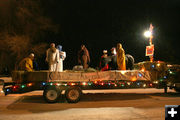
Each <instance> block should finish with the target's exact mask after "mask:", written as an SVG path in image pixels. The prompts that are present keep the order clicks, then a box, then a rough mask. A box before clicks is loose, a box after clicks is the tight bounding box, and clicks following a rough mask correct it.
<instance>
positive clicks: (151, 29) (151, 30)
mask: <svg viewBox="0 0 180 120" xmlns="http://www.w3.org/2000/svg"><path fill="white" fill-rule="evenodd" d="M153 28H154V27H153V26H152V24H150V27H149V31H150V32H151V36H150V37H149V45H150V46H151V45H152V39H153V35H152V32H153ZM149 58H150V61H151V62H153V60H154V57H153V55H152V56H149Z"/></svg>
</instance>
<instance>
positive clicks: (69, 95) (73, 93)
mask: <svg viewBox="0 0 180 120" xmlns="http://www.w3.org/2000/svg"><path fill="white" fill-rule="evenodd" d="M81 95H82V90H81V88H79V87H70V88H68V89H67V90H66V92H65V97H66V100H67V102H68V103H77V102H79V101H80V98H81Z"/></svg>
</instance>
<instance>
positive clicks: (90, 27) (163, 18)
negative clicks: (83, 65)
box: [42, 0, 180, 69]
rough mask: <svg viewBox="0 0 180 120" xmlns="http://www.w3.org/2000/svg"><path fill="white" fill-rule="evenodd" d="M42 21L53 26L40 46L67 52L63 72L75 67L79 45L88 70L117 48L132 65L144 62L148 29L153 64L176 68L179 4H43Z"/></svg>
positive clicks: (120, 0) (115, 0) (156, 0)
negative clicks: (88, 58) (59, 47)
mask: <svg viewBox="0 0 180 120" xmlns="http://www.w3.org/2000/svg"><path fill="white" fill-rule="evenodd" d="M42 7H43V10H44V12H45V16H47V17H48V18H50V19H51V20H52V21H53V23H54V24H56V25H57V26H58V29H59V32H58V33H56V34H55V33H48V34H47V37H46V42H47V43H51V42H55V43H56V44H61V45H62V46H63V50H64V51H66V53H67V58H66V60H65V61H64V64H65V65H64V68H65V69H67V68H68V69H71V68H72V67H73V66H74V65H76V64H77V52H78V50H79V49H80V45H81V44H85V45H86V47H87V49H88V50H89V52H90V56H91V65H90V66H91V67H96V66H98V64H99V59H100V56H101V55H102V51H103V50H104V49H106V50H108V52H109V53H110V49H111V48H112V47H114V46H116V44H117V43H121V44H122V45H123V48H124V50H125V53H126V54H131V55H132V56H133V57H134V58H135V62H136V63H137V62H142V61H146V60H149V58H148V57H145V47H146V45H149V41H148V39H147V38H145V37H144V35H143V33H144V31H145V30H147V29H148V28H149V25H150V23H152V24H153V26H154V31H153V36H154V38H153V43H154V45H155V56H154V58H155V60H161V61H166V62H170V63H173V64H180V54H179V52H180V46H179V43H180V42H179V35H180V30H179V28H180V24H179V22H180V0H43V2H42Z"/></svg>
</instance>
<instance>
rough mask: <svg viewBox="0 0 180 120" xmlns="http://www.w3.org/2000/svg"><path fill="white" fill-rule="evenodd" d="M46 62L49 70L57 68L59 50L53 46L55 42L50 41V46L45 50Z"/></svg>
mask: <svg viewBox="0 0 180 120" xmlns="http://www.w3.org/2000/svg"><path fill="white" fill-rule="evenodd" d="M46 62H48V64H49V71H51V72H54V71H56V70H57V63H59V50H58V49H56V48H55V44H54V43H51V44H50V48H49V49H48V50H47V51H46Z"/></svg>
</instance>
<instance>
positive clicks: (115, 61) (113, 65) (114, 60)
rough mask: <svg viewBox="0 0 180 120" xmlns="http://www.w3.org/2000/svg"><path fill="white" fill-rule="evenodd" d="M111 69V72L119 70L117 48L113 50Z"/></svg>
mask: <svg viewBox="0 0 180 120" xmlns="http://www.w3.org/2000/svg"><path fill="white" fill-rule="evenodd" d="M109 67H110V69H111V70H117V68H118V67H117V53H116V48H115V47H113V48H112V49H111V62H110V63H109Z"/></svg>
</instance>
